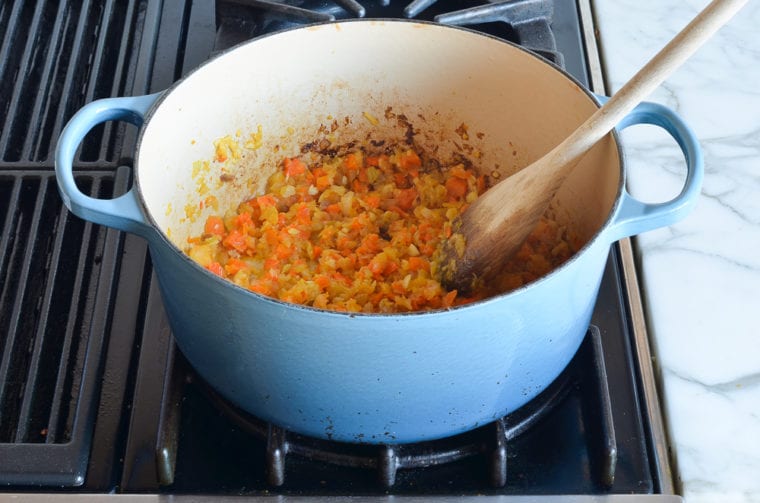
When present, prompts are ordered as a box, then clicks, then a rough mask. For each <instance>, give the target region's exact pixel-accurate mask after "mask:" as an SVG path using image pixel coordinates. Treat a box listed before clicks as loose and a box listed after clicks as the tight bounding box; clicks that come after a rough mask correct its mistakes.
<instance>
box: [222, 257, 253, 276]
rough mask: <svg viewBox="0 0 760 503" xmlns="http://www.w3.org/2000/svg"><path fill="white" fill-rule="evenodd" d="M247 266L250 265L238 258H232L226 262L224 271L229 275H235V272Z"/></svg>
mask: <svg viewBox="0 0 760 503" xmlns="http://www.w3.org/2000/svg"><path fill="white" fill-rule="evenodd" d="M246 267H248V265H247V264H246V263H245V262H243V261H242V260H240V259H237V258H231V259H229V260H228V261H227V263H226V264H224V271H225V272H226V273H227V274H228V275H230V276H234V275H235V274H237V273H238V272H239V271H241V270H243V269H245V268H246Z"/></svg>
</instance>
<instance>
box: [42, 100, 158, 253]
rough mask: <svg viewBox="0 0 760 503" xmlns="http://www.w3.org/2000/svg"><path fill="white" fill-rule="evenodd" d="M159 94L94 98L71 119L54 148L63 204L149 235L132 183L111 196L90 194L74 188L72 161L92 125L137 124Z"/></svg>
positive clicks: (95, 218)
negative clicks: (118, 194)
mask: <svg viewBox="0 0 760 503" xmlns="http://www.w3.org/2000/svg"><path fill="white" fill-rule="evenodd" d="M160 94H161V93H157V94H150V95H146V96H135V97H127V98H107V99H101V100H96V101H93V102H92V103H88V104H87V105H85V106H84V107H83V108H82V109H81V110H79V111H78V112H77V113H76V114H74V116H73V117H72V118H71V120H70V121H69V123H68V124H67V125H66V127H65V128H64V129H63V132H62V133H61V136H60V138H59V140H58V145H57V147H56V151H55V175H56V179H57V180H58V190H59V191H60V193H61V197H62V198H63V203H64V204H65V205H66V207H67V208H68V209H69V210H71V212H72V213H74V214H75V215H77V216H78V217H81V218H83V219H86V220H90V221H91V222H95V223H97V224H102V225H107V226H109V227H115V228H116V229H120V230H123V231H127V232H132V233H135V234H138V235H140V236H143V237H145V238H148V237H150V235H151V234H152V229H153V228H152V227H151V226H150V224H149V223H148V222H147V221H146V219H145V216H144V215H143V212H142V210H141V209H140V203H139V201H138V199H137V194H136V191H135V188H134V186H133V187H132V188H131V189H130V190H129V191H128V192H127V193H126V194H123V195H121V196H119V197H117V198H114V199H97V198H94V197H90V196H88V195H86V194H84V193H82V191H80V190H79V187H77V184H76V181H75V180H74V173H73V167H72V164H73V161H74V156H75V155H76V151H77V149H78V148H79V144H80V143H81V141H82V139H83V138H84V137H85V135H86V134H87V133H88V132H89V131H90V130H91V129H92V128H93V127H95V126H96V125H98V124H100V123H102V122H106V121H111V120H123V121H126V122H129V123H131V124H134V125H135V126H137V127H140V126H141V125H142V124H143V122H144V120H145V115H146V114H147V112H148V110H149V109H150V107H151V106H152V105H153V103H155V101H156V99H158V97H159V96H160Z"/></svg>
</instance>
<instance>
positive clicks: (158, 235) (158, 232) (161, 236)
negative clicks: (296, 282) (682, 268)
mask: <svg viewBox="0 0 760 503" xmlns="http://www.w3.org/2000/svg"><path fill="white" fill-rule="evenodd" d="M344 23H372V24H386V23H410V24H417V25H427V26H434V27H436V28H438V29H444V30H460V31H464V32H468V33H470V34H472V35H476V36H479V37H486V38H490V39H492V40H494V41H496V42H500V43H503V44H505V45H507V46H508V47H511V48H512V49H517V50H520V51H522V52H523V53H526V54H528V55H530V56H531V57H534V58H536V59H538V60H539V61H540V62H542V63H544V64H546V65H547V66H549V68H550V69H551V70H554V71H557V72H559V73H560V74H561V75H562V76H564V77H565V78H566V79H568V80H569V81H570V82H571V83H573V84H574V85H575V86H576V87H577V88H578V89H579V90H581V91H582V92H583V93H584V94H585V95H586V96H587V97H588V98H589V99H590V100H591V101H592V102H593V104H594V105H595V106H596V107H597V108H599V107H601V103H600V102H599V100H598V99H597V97H596V95H595V94H594V93H593V92H591V91H590V90H589V89H587V88H586V87H585V86H584V85H583V84H581V83H580V82H579V81H578V79H576V78H575V77H574V76H572V75H571V74H570V73H568V72H567V70H565V69H564V68H561V67H559V66H557V65H556V64H555V63H554V62H552V61H550V60H548V59H546V58H545V57H543V56H541V55H540V54H537V53H535V52H532V51H530V50H528V49H527V48H525V47H522V46H520V45H518V44H516V43H514V42H511V41H509V40H505V39H502V38H499V37H497V36H495V35H491V34H489V33H482V32H479V31H476V30H474V29H472V28H468V27H466V26H456V25H447V24H441V23H436V22H433V21H426V20H417V19H403V18H353V19H345V20H340V21H324V22H317V23H310V24H305V25H301V26H294V27H289V28H284V29H281V30H277V31H274V32H271V33H265V34H262V35H259V36H258V37H255V38H252V39H250V40H246V41H244V42H241V43H239V44H236V45H234V46H232V47H229V48H227V49H225V50H224V51H221V52H219V53H218V54H216V55H214V56H213V57H211V58H209V59H208V60H206V61H204V62H203V63H201V64H200V65H198V66H197V67H195V68H193V69H192V70H190V72H188V73H187V74H186V75H185V76H183V77H182V78H181V79H179V80H177V81H176V82H174V83H173V84H172V85H171V86H169V87H168V88H166V89H165V90H164V91H162V92H161V94H160V95H159V96H158V98H157V99H156V101H155V102H154V103H153V104H152V105H151V107H150V109H149V110H148V112H147V113H146V114H145V118H144V121H143V124H142V126H141V127H140V130H139V133H138V137H137V142H136V143H135V158H134V166H133V172H134V188H135V189H136V194H137V200H138V201H139V204H140V209H141V211H142V213H143V215H144V217H145V219H146V220H147V222H148V223H149V224H150V227H151V228H152V229H153V230H154V231H155V232H153V234H152V235H153V236H154V238H152V239H151V244H153V240H154V239H158V240H160V241H161V242H162V243H161V244H162V245H165V246H168V247H169V248H170V249H172V251H173V252H175V253H178V254H179V255H180V256H181V259H182V260H184V261H186V262H190V263H191V264H190V265H191V267H193V268H195V269H196V270H197V271H198V272H200V273H202V274H205V275H206V276H207V278H209V279H211V280H213V281H218V282H222V283H223V284H224V285H226V286H229V287H232V288H235V289H237V290H239V291H241V292H245V293H246V294H248V295H250V296H251V297H252V298H253V299H256V300H258V301H265V302H270V303H272V304H273V305H274V306H277V307H279V308H286V309H295V310H298V311H302V310H303V311H307V312H309V311H313V312H315V313H320V314H327V315H335V316H340V317H348V318H355V317H363V318H364V317H366V318H374V317H384V318H385V317H396V316H403V317H408V316H412V317H420V316H434V315H440V314H441V313H450V312H454V311H460V310H463V309H472V308H475V307H482V306H486V305H488V304H491V303H494V302H500V301H502V300H503V299H505V298H508V297H511V296H518V295H520V294H522V293H524V292H525V291H527V290H529V289H533V288H537V287H538V285H540V284H542V283H544V282H546V281H549V280H550V279H551V278H553V277H554V276H556V275H558V274H561V273H562V271H564V270H565V269H567V268H569V267H571V266H572V264H573V263H575V262H577V261H578V260H579V259H580V256H581V255H583V254H584V253H585V252H586V251H587V250H588V249H589V248H591V247H592V246H595V245H596V244H597V242H598V241H599V240H601V239H602V237H603V235H604V234H605V232H606V231H607V229H608V227H609V225H610V223H611V222H612V220H613V218H614V217H615V215H616V213H617V211H618V208H619V207H620V204H621V201H622V199H621V198H622V195H623V190H624V187H625V178H626V176H625V175H626V167H625V158H624V156H623V150H622V147H621V144H620V137H619V134H618V131H617V129H615V128H613V129H612V131H611V134H612V136H613V139H614V140H615V148H616V150H617V154H618V158H619V159H620V162H619V166H620V177H619V180H618V186H617V190H616V193H615V200H614V204H613V205H612V208H611V209H610V211H609V213H608V215H607V218H606V219H605V220H604V223H603V224H602V225H601V226H599V228H598V230H597V231H596V232H595V233H594V234H593V235H592V236H591V238H589V239H588V241H586V243H585V244H584V245H583V246H582V247H581V248H580V249H579V250H578V251H577V252H575V253H574V254H573V255H572V257H570V258H569V259H568V260H567V261H566V262H565V263H563V264H562V265H560V266H559V267H556V268H554V269H552V270H551V271H550V272H549V273H547V274H545V275H543V276H541V277H540V278H538V279H536V280H533V281H531V282H529V283H526V284H524V285H522V286H520V287H518V288H516V289H514V290H511V291H509V292H506V293H500V294H498V295H494V296H492V297H488V298H486V299H481V300H478V301H475V302H472V303H469V304H464V305H461V306H454V307H450V308H444V309H433V310H428V311H411V312H399V313H362V312H343V311H333V310H328V309H319V308H315V307H311V306H305V305H301V304H294V303H291V302H285V301H282V300H279V299H275V298H273V297H268V296H266V295H262V294H259V293H257V292H253V291H251V290H248V289H245V288H243V287H241V286H238V285H236V284H235V283H233V282H232V281H229V280H227V279H225V278H221V277H219V276H217V275H216V274H214V273H212V272H211V271H209V270H207V269H206V268H204V267H201V265H200V264H198V263H197V262H195V261H194V260H193V259H191V258H190V257H189V256H188V255H187V254H186V253H185V252H184V251H183V250H182V249H180V248H179V247H178V246H177V245H175V244H174V243H173V242H172V241H171V240H170V239H169V238H168V236H167V235H166V232H165V231H164V230H163V229H161V228H160V227H159V226H158V225H157V223H156V221H155V219H154V218H153V215H152V213H151V212H150V210H149V209H148V206H147V204H146V202H145V199H144V197H143V193H142V188H141V181H140V151H141V145H142V141H143V137H144V135H145V132H146V131H147V129H148V125H149V124H150V121H151V119H152V118H153V115H154V114H155V112H156V111H157V110H158V109H159V108H160V107H161V104H162V103H163V101H164V100H165V99H166V98H167V97H168V96H169V95H170V94H171V93H172V92H173V91H174V90H175V89H176V88H178V87H179V86H181V85H184V83H185V82H186V81H188V80H190V79H191V78H192V76H193V75H194V74H195V73H196V72H199V71H200V70H201V69H202V68H204V67H205V66H207V65H209V64H212V63H213V62H214V61H216V60H217V59H219V58H222V57H224V56H227V55H228V54H230V53H231V52H233V51H236V50H238V49H240V48H241V47H244V46H247V45H249V44H254V43H256V42H257V41H259V40H262V39H265V38H267V37H273V36H278V35H281V34H283V33H288V32H291V31H298V30H307V31H311V30H314V28H320V27H323V26H328V25H340V24H344Z"/></svg>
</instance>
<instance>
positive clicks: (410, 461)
mask: <svg viewBox="0 0 760 503" xmlns="http://www.w3.org/2000/svg"><path fill="white" fill-rule="evenodd" d="M587 343H588V344H589V345H590V350H589V351H590V353H591V356H590V358H591V359H592V362H593V368H594V375H593V380H594V381H596V383H597V384H598V388H599V391H600V395H599V396H598V397H595V398H594V399H593V400H596V399H598V400H599V403H598V404H593V406H592V407H591V408H592V409H594V410H595V411H597V415H598V417H599V421H600V423H599V427H598V430H599V431H600V432H601V434H602V436H603V442H602V444H603V445H604V446H605V449H604V453H603V455H602V459H603V460H604V461H603V462H602V463H601V466H600V469H601V476H600V480H601V481H602V483H603V485H604V486H606V487H609V486H611V485H612V483H613V481H614V472H615V463H616V452H617V447H616V445H615V439H614V438H615V437H614V428H613V426H612V419H611V417H612V412H611V405H610V402H609V390H607V389H606V370H605V368H604V362H603V359H602V353H601V338H600V336H599V331H598V329H597V328H596V327H593V326H592V327H591V328H590V330H589V334H588V336H587ZM581 359H582V360H583V361H586V359H583V358H581ZM576 360H578V357H576ZM574 362H575V361H574ZM578 367H582V365H578V364H577V362H575V364H571V366H569V367H568V369H566V370H565V371H564V372H563V373H562V374H561V375H560V376H559V377H558V378H557V379H556V380H555V381H554V382H553V383H552V384H551V385H550V386H549V387H548V388H547V389H546V390H544V391H543V392H542V393H541V394H540V395H539V396H538V397H536V398H535V399H533V400H532V401H531V402H529V403H528V404H527V405H525V406H523V407H521V408H520V409H519V410H517V411H514V412H513V413H511V414H509V415H507V416H506V417H503V418H501V419H498V420H496V421H494V422H493V423H490V424H487V425H485V426H482V427H480V428H477V429H475V430H472V431H469V432H465V433H462V434H459V435H454V436H452V437H448V438H443V439H438V440H432V441H426V442H419V443H412V444H400V445H381V446H377V445H369V444H350V443H344V442H337V441H331V440H322V439H317V438H312V437H308V436H305V435H300V434H297V433H293V432H290V431H288V430H286V429H283V428H281V427H279V426H276V425H273V424H271V423H267V422H265V421H262V420H260V419H258V418H256V417H254V416H252V415H250V414H248V413H246V412H245V411H242V410H240V409H239V408H237V407H236V406H235V405H233V404H231V403H230V402H229V401H228V400H226V399H225V398H224V397H222V396H221V395H219V394H218V393H216V392H215V391H214V390H213V389H212V388H211V387H210V386H209V385H208V384H206V383H205V382H204V381H203V380H202V379H201V378H200V377H198V376H196V375H194V374H192V373H190V374H189V379H190V380H191V381H192V382H196V383H197V384H198V385H199V387H200V389H201V390H202V392H203V394H204V395H205V396H206V397H207V398H208V399H209V401H210V402H211V403H212V404H213V405H214V406H215V407H216V408H217V409H219V410H220V411H222V412H223V413H224V414H225V415H226V416H227V417H228V418H230V419H231V420H232V422H233V423H234V424H236V425H237V426H238V427H240V428H241V429H242V430H243V431H246V432H247V433H249V434H251V435H254V436H256V437H258V438H260V439H262V440H265V441H266V470H267V481H268V483H269V484H270V485H272V486H275V487H279V486H282V485H283V484H284V483H285V472H286V462H287V459H288V456H291V455H292V456H297V457H300V458H304V459H308V460H311V461H319V462H324V463H330V464H333V465H335V466H342V467H348V468H366V469H372V470H375V472H376V475H377V480H378V482H379V483H380V484H381V485H382V486H383V487H385V488H391V487H393V485H394V484H395V482H396V474H397V471H398V470H399V469H401V470H409V469H414V468H427V467H432V466H437V465H442V464H446V463H453V462H455V461H459V460H462V459H464V458H469V457H473V456H482V457H485V458H486V459H487V463H488V475H489V481H490V484H491V486H492V487H503V486H504V485H506V483H507V452H508V442H509V441H511V440H514V439H515V438H517V437H518V436H519V435H521V434H522V433H523V432H525V431H527V430H529V429H530V428H531V427H533V426H534V425H535V424H537V423H538V422H539V421H541V420H542V419H543V418H544V417H546V416H547V415H548V414H549V413H550V412H551V411H552V410H554V408H555V407H556V406H557V405H558V404H560V403H561V402H562V400H563V398H564V397H565V395H566V394H567V393H568V391H569V390H570V388H571V387H572V386H574V385H575V384H576V382H577V381H578V380H579V379H581V378H582V377H581V376H580V375H579V369H578ZM170 478H173V477H170Z"/></svg>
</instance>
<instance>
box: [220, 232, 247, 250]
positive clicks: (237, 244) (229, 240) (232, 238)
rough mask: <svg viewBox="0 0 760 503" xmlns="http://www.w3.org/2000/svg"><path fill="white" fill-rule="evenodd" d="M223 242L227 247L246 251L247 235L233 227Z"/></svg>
mask: <svg viewBox="0 0 760 503" xmlns="http://www.w3.org/2000/svg"><path fill="white" fill-rule="evenodd" d="M222 244H223V245H224V246H226V247H227V248H234V249H235V250H237V251H239V252H243V251H245V248H246V244H245V236H244V235H243V234H242V233H241V232H240V231H239V230H237V229H233V230H232V231H231V232H230V233H229V234H227V237H226V238H224V240H222Z"/></svg>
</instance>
